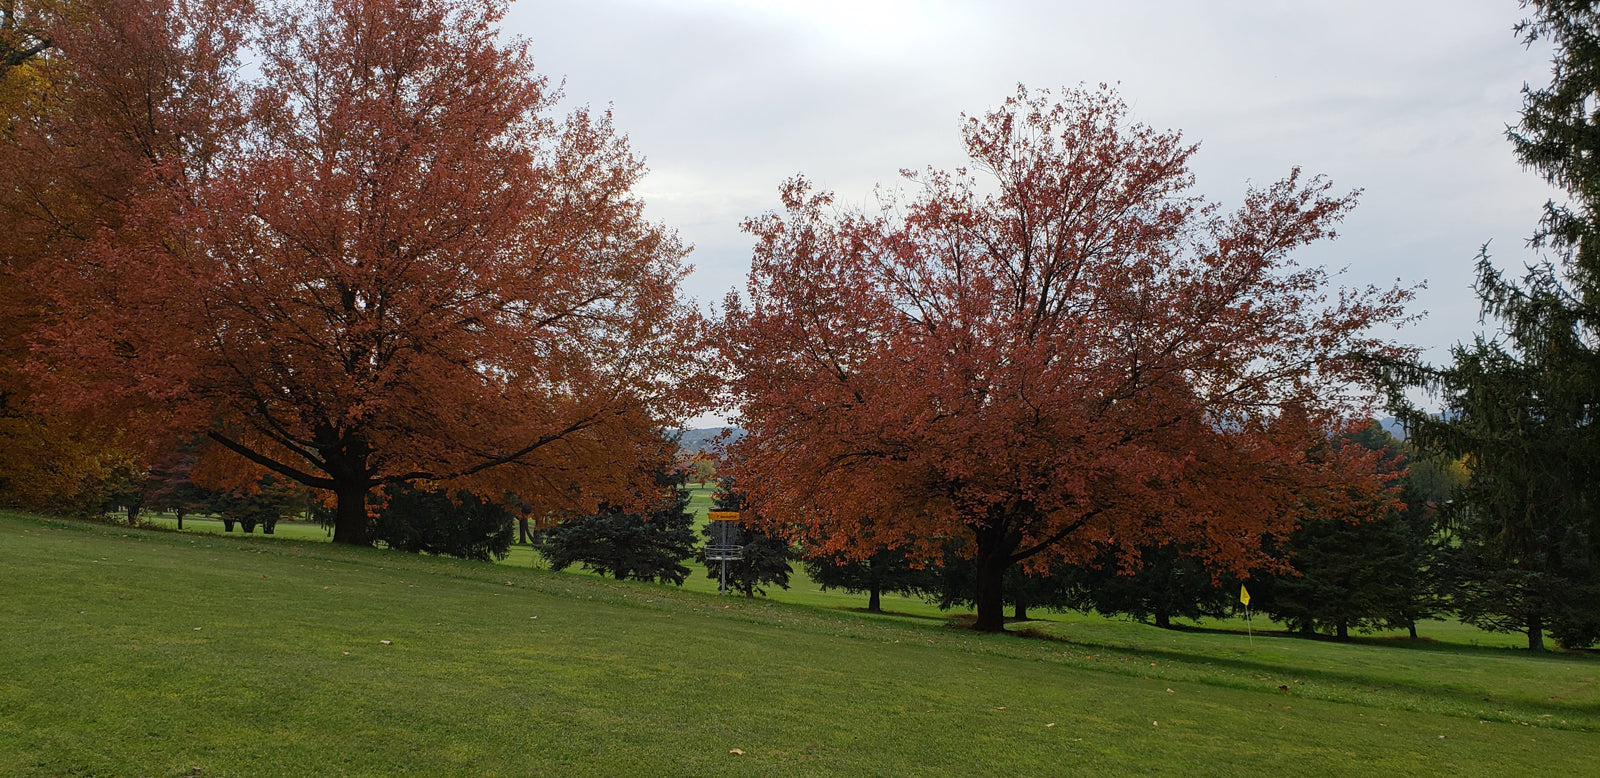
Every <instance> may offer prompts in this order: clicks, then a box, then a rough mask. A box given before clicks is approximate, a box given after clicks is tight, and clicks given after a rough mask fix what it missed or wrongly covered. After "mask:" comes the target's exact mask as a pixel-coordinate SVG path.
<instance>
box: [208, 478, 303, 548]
mask: <svg viewBox="0 0 1600 778" xmlns="http://www.w3.org/2000/svg"><path fill="white" fill-rule="evenodd" d="M210 495H211V499H210V504H209V505H207V506H206V507H207V509H208V510H209V511H210V512H211V513H215V514H216V515H217V517H218V518H221V519H222V529H223V531H225V532H232V531H233V525H234V524H238V525H240V527H241V528H242V529H243V530H244V531H245V532H246V533H252V532H255V531H256V526H257V525H260V527H261V532H262V533H263V534H266V535H271V534H272V533H273V530H274V529H275V528H276V527H277V525H278V520H279V519H282V518H283V517H284V516H287V515H289V514H290V513H292V512H293V511H294V506H295V505H296V504H298V503H299V502H300V501H301V499H302V498H303V495H304V492H302V491H300V490H298V489H296V488H295V487H294V486H293V485H291V484H290V483H289V482H288V481H286V480H284V479H282V478H278V477H277V476H273V475H267V476H262V477H261V478H260V479H259V480H257V481H255V482H254V483H250V484H247V485H245V486H237V487H232V488H227V489H219V490H216V491H213V492H211V493H210Z"/></svg>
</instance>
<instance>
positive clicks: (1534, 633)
mask: <svg viewBox="0 0 1600 778" xmlns="http://www.w3.org/2000/svg"><path fill="white" fill-rule="evenodd" d="M1528 650H1529V651H1543V650H1544V618H1543V617H1541V616H1540V615H1539V614H1537V613H1535V614H1533V615H1531V616H1529V617H1528Z"/></svg>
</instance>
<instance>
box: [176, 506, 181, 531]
mask: <svg viewBox="0 0 1600 778" xmlns="http://www.w3.org/2000/svg"><path fill="white" fill-rule="evenodd" d="M176 513H177V514H178V529H179V530H182V529H183V509H182V508H179V509H178V510H177V511H176Z"/></svg>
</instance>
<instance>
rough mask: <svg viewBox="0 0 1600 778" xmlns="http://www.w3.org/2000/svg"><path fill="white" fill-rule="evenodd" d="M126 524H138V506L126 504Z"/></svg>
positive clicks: (132, 525) (131, 525)
mask: <svg viewBox="0 0 1600 778" xmlns="http://www.w3.org/2000/svg"><path fill="white" fill-rule="evenodd" d="M128 526H130V527H137V526H139V506H137V505H129V506H128Z"/></svg>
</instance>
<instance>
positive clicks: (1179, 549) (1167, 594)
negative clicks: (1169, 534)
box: [1067, 545, 1239, 629]
mask: <svg viewBox="0 0 1600 778" xmlns="http://www.w3.org/2000/svg"><path fill="white" fill-rule="evenodd" d="M1139 551H1140V554H1139V559H1138V560H1137V563H1136V564H1135V565H1134V567H1133V568H1132V569H1127V568H1126V567H1125V565H1124V561H1123V560H1122V559H1120V558H1119V557H1118V554H1117V553H1116V552H1114V551H1107V552H1105V553H1104V554H1102V555H1101V556H1100V558H1099V559H1098V560H1096V561H1095V563H1094V564H1092V565H1087V566H1085V567H1082V568H1078V569H1076V570H1073V571H1071V572H1070V573H1068V575H1067V578H1068V580H1069V581H1070V582H1071V583H1070V588H1069V593H1070V594H1069V596H1070V598H1071V603H1072V607H1074V608H1077V609H1079V610H1086V611H1088V610H1092V611H1095V612H1097V613H1102V614H1105V615H1108V616H1110V615H1128V616H1132V617H1134V618H1136V619H1140V620H1141V621H1144V620H1148V621H1152V622H1153V623H1154V624H1155V625H1156V626H1158V627H1161V628H1162V629H1170V628H1171V627H1172V619H1174V618H1186V619H1198V618H1202V617H1213V618H1215V617H1221V616H1226V615H1228V614H1229V613H1231V612H1232V610H1233V604H1234V603H1235V602H1237V597H1238V592H1239V582H1238V579H1236V578H1234V577H1233V576H1225V577H1223V578H1222V579H1221V580H1220V581H1218V580H1213V578H1212V571H1211V570H1210V569H1208V568H1207V567H1206V565H1205V563H1204V562H1203V561H1202V560H1200V559H1199V558H1198V557H1197V556H1196V555H1195V554H1194V552H1193V550H1192V549H1190V548H1188V547H1185V546H1176V545H1159V546H1146V547H1142V548H1140V549H1139Z"/></svg>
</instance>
